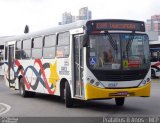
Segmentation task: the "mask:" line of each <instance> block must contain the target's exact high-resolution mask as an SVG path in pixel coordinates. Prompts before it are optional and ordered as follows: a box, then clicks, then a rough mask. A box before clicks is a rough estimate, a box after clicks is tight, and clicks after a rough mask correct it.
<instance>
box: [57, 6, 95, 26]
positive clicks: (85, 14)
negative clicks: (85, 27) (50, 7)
mask: <svg viewBox="0 0 160 123" xmlns="http://www.w3.org/2000/svg"><path fill="white" fill-rule="evenodd" d="M91 18H92V12H91V11H90V10H89V9H88V7H83V8H80V9H79V15H78V16H73V15H72V14H71V12H64V13H63V14H62V21H61V22H59V25H63V24H68V23H73V22H75V21H78V20H89V19H91Z"/></svg>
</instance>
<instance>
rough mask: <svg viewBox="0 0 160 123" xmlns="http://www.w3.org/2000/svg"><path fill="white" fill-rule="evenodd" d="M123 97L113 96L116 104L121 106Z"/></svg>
mask: <svg viewBox="0 0 160 123" xmlns="http://www.w3.org/2000/svg"><path fill="white" fill-rule="evenodd" d="M124 101H125V98H124V97H120V98H115V102H116V105H117V106H123V105H124Z"/></svg>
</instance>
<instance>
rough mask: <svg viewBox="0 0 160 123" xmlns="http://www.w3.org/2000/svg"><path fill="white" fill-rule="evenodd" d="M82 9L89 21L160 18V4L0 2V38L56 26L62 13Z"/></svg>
mask: <svg viewBox="0 0 160 123" xmlns="http://www.w3.org/2000/svg"><path fill="white" fill-rule="evenodd" d="M82 7H88V9H89V10H91V11H92V19H132V20H141V21H146V20H147V19H149V18H150V17H151V16H152V15H155V14H159V15H160V0H0V37H2V36H9V35H19V34H22V33H23V31H24V27H25V25H26V24H27V25H29V28H30V32H34V31H37V30H43V29H46V28H50V27H54V26H57V25H58V22H61V21H62V13H64V12H71V14H72V15H78V12H79V9H80V8H82Z"/></svg>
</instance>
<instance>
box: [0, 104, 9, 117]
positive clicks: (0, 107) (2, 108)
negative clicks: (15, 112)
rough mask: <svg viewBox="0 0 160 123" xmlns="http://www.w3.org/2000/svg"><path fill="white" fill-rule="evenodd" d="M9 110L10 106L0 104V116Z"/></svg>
mask: <svg viewBox="0 0 160 123" xmlns="http://www.w3.org/2000/svg"><path fill="white" fill-rule="evenodd" d="M10 109H11V106H9V105H7V104H5V103H0V116H1V115H2V114H5V113H7V112H8V111H9V110H10Z"/></svg>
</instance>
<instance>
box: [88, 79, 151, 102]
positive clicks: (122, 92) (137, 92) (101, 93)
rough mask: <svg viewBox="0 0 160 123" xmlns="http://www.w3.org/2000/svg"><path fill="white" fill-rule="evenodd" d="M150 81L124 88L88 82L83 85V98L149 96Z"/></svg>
mask: <svg viewBox="0 0 160 123" xmlns="http://www.w3.org/2000/svg"><path fill="white" fill-rule="evenodd" d="M150 88H151V83H150V82H149V83H148V84H146V85H145V86H142V87H137V88H124V89H105V88H98V87H95V86H93V85H91V84H89V83H87V84H86V86H85V90H86V92H85V100H92V99H105V98H116V97H149V96H150Z"/></svg>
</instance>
